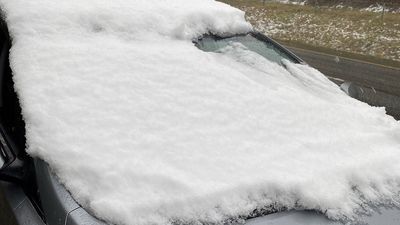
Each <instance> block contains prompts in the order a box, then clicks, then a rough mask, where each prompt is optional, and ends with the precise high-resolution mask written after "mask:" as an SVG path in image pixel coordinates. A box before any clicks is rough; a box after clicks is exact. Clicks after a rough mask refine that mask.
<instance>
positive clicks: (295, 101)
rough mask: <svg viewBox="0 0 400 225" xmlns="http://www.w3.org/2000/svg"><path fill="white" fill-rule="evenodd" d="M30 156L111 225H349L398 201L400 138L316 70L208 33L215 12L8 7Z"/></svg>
mask: <svg viewBox="0 0 400 225" xmlns="http://www.w3.org/2000/svg"><path fill="white" fill-rule="evenodd" d="M0 6H1V7H2V9H3V10H4V11H5V13H6V20H7V22H8V24H9V28H10V32H11V35H12V38H13V46H12V49H11V52H10V60H11V67H12V70H13V80H14V82H15V87H16V90H17V93H18V96H19V98H20V101H21V104H22V111H23V117H24V120H25V123H26V132H27V133H26V138H27V151H28V153H29V154H30V155H32V156H36V157H40V158H43V159H44V160H45V161H46V162H48V163H49V164H50V166H51V168H52V169H53V171H54V172H55V173H56V174H57V176H58V177H59V179H60V181H61V182H62V183H63V184H64V185H65V186H66V187H67V189H68V190H69V191H70V192H71V193H72V195H73V196H74V198H75V199H76V200H77V201H78V202H79V203H80V204H81V205H82V206H83V207H84V208H86V209H87V210H89V211H90V212H91V213H92V214H94V215H96V216H97V217H99V218H101V219H103V220H105V221H107V222H109V223H112V224H121V225H122V224H137V225H150V224H151V225H155V224H156V225H157V224H179V223H184V224H201V223H203V224H210V223H216V224H222V223H223V222H226V221H232V220H240V219H241V218H245V217H247V216H249V215H254V213H255V212H259V211H269V210H271V209H293V208H295V209H314V210H318V211H320V212H323V213H325V214H326V215H327V216H329V217H330V218H333V219H355V218H357V215H358V213H360V212H365V211H368V210H369V206H371V205H374V204H381V203H382V204H396V203H397V202H398V200H399V192H400V164H399V163H398V162H399V161H400V154H399V149H400V124H399V122H397V121H395V120H394V119H393V118H392V117H390V116H387V115H386V114H385V110H384V109H383V108H375V107H370V106H368V105H367V104H364V103H362V102H359V101H357V100H355V99H352V98H350V97H348V96H347V95H345V94H344V93H343V92H342V91H341V90H340V89H339V88H338V87H337V86H336V85H335V84H333V83H331V82H330V81H329V80H328V79H327V78H326V77H324V76H323V75H322V74H321V73H319V72H318V71H316V70H314V69H312V68H310V67H308V66H304V65H295V64H292V63H289V62H288V61H283V62H282V63H283V64H284V65H285V67H286V69H285V68H284V67H283V66H280V65H278V64H276V63H273V62H270V61H268V60H266V59H265V58H263V57H261V56H260V55H258V54H256V53H254V52H251V51H249V50H248V49H247V48H245V47H244V46H243V45H239V44H235V43H231V44H230V45H228V46H227V47H226V48H224V49H221V50H220V51H219V53H211V52H203V51H201V50H199V49H198V48H196V47H195V46H194V44H193V43H192V39H193V38H196V37H198V36H199V35H201V34H203V33H207V32H211V33H214V34H219V35H231V34H233V33H243V32H247V31H249V30H251V27H250V25H249V24H248V23H247V22H246V21H245V20H244V13H243V12H241V11H239V10H236V9H234V8H231V7H229V6H227V5H224V4H222V3H218V2H214V1H211V0H191V1H189V0H174V1H168V2H167V1H159V0H131V1H127V0H114V1H108V0H31V1H25V0H13V1H8V0H1V1H0Z"/></svg>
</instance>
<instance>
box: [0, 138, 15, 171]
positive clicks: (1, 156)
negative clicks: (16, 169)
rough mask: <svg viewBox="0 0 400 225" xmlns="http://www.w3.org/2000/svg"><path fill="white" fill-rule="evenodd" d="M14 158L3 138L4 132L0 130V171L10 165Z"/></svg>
mask: <svg viewBox="0 0 400 225" xmlns="http://www.w3.org/2000/svg"><path fill="white" fill-rule="evenodd" d="M15 158H16V157H15V155H14V154H13V152H12V151H11V149H10V146H9V145H8V143H7V141H6V139H5V135H4V133H3V132H0V171H2V170H3V169H4V168H6V167H7V166H8V165H10V164H11V163H12V162H13V161H14V160H15Z"/></svg>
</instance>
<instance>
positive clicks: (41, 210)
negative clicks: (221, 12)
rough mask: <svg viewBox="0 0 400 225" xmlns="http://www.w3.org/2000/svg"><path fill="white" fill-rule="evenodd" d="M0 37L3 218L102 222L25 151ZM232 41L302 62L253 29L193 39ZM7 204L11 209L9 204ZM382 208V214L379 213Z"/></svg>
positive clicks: (256, 221)
mask: <svg viewBox="0 0 400 225" xmlns="http://www.w3.org/2000/svg"><path fill="white" fill-rule="evenodd" d="M1 34H2V37H1V40H2V42H1V69H2V70H1V87H2V88H1V90H2V93H1V97H2V98H1V99H2V105H1V124H0V125H1V127H0V128H1V137H0V138H1V155H2V157H3V160H4V162H5V164H4V165H3V167H2V169H1V171H0V178H1V180H2V181H1V183H0V184H1V186H2V190H3V193H2V194H3V202H2V204H3V209H5V211H4V212H3V214H2V219H3V222H2V223H4V222H6V221H4V219H7V218H8V220H7V223H8V224H21V225H41V224H49V225H58V224H59V225H84V224H87V225H88V224H92V225H95V224H104V222H102V221H99V220H97V219H96V218H94V217H93V216H92V215H90V213H88V212H87V211H86V210H85V209H83V208H82V207H81V206H80V205H79V204H78V203H76V201H75V200H74V199H73V197H72V196H71V195H70V193H69V192H68V191H67V190H66V189H65V188H64V187H63V185H61V184H60V183H59V182H58V181H57V178H56V177H55V176H54V174H53V173H52V172H51V169H50V168H49V167H48V165H47V164H46V163H45V162H44V161H42V160H40V159H34V158H31V157H29V156H28V155H27V154H26V152H25V149H24V148H25V137H24V132H25V128H24V122H23V120H22V117H21V112H20V111H21V109H20V106H19V103H18V99H17V97H16V95H15V91H14V88H13V82H12V78H11V70H10V68H9V62H8V49H9V47H10V44H11V42H10V40H9V38H8V32H7V29H6V27H5V26H3V27H2V32H1ZM230 42H237V43H241V44H243V45H245V46H248V47H249V48H250V49H251V50H253V51H256V52H257V53H259V54H261V55H263V56H264V57H266V58H268V59H269V60H271V61H275V62H277V63H281V60H282V59H287V60H290V61H292V62H294V63H303V64H304V62H303V61H302V60H301V59H300V58H299V57H297V56H296V55H294V54H293V53H291V52H290V51H288V50H287V49H285V48H284V47H282V46H281V45H279V44H278V43H276V42H275V41H273V40H272V39H270V38H268V37H266V36H265V35H263V34H260V33H256V32H252V33H249V34H243V35H238V36H232V37H225V38H222V37H218V36H215V35H205V36H202V37H201V38H198V39H196V40H194V43H195V44H196V46H198V47H199V48H200V49H202V50H204V51H218V50H219V49H221V48H223V47H224V46H226V45H227V44H228V43H230ZM8 208H9V209H8ZM378 212H379V213H378ZM252 217H253V218H250V217H249V218H248V219H247V220H246V224H248V225H263V224H265V225H267V224H280V225H285V224H287V225H312V224H318V225H322V224H327V225H328V224H332V225H333V224H341V223H339V222H334V221H330V220H328V219H327V218H325V217H324V216H323V215H321V214H319V213H317V212H313V211H294V210H292V211H289V212H275V213H271V214H268V215H263V214H262V213H261V214H260V215H257V214H255V215H253V216H252ZM399 220H400V211H399V210H397V209H380V210H379V211H377V212H376V213H374V214H373V216H371V217H367V221H369V223H368V224H370V225H381V224H386V225H391V224H393V225H395V224H398V221H399Z"/></svg>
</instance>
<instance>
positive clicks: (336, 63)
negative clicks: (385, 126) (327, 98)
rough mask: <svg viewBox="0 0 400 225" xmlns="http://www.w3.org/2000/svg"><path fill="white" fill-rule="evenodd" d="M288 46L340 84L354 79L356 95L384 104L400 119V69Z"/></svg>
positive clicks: (392, 114) (390, 113) (368, 101)
mask: <svg viewBox="0 0 400 225" xmlns="http://www.w3.org/2000/svg"><path fill="white" fill-rule="evenodd" d="M287 48H288V49H289V50H291V51H292V52H293V53H295V54H296V55H297V56H299V57H300V58H302V59H303V60H304V61H305V62H307V63H308V64H309V65H311V66H312V67H314V68H317V69H318V70H319V71H321V72H322V73H323V74H325V75H326V76H328V77H329V78H330V79H331V80H333V81H336V83H343V82H344V81H348V82H353V83H354V86H355V87H353V88H352V89H353V91H354V92H353V93H355V94H354V96H352V97H354V98H357V99H358V100H360V101H363V102H366V103H368V104H370V105H373V106H383V107H385V108H386V111H387V114H389V115H391V116H393V117H394V118H395V119H397V120H400V68H393V67H387V66H383V65H378V64H373V63H369V62H363V61H359V60H354V59H349V58H344V57H338V56H334V55H328V54H324V53H319V52H314V51H310V50H304V49H298V48H293V47H287Z"/></svg>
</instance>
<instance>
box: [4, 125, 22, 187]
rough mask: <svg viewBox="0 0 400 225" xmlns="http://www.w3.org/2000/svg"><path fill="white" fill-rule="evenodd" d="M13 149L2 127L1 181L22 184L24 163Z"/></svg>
mask: <svg viewBox="0 0 400 225" xmlns="http://www.w3.org/2000/svg"><path fill="white" fill-rule="evenodd" d="M13 147H14V145H13V143H12V142H11V140H10V139H8V138H7V134H6V133H5V132H4V129H3V127H1V125H0V180H4V181H10V182H20V181H21V180H22V178H23V175H24V170H23V169H22V168H23V161H21V160H20V159H19V158H18V157H17V155H18V152H15V151H14V150H15V148H13Z"/></svg>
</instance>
